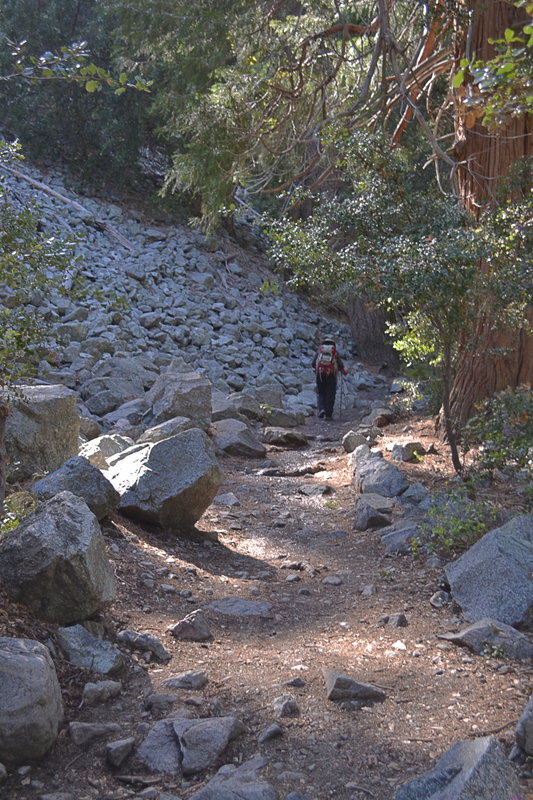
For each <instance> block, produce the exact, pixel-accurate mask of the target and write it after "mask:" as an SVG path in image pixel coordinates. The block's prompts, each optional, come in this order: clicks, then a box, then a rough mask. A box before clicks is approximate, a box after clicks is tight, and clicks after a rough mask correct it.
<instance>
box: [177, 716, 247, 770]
mask: <svg viewBox="0 0 533 800" xmlns="http://www.w3.org/2000/svg"><path fill="white" fill-rule="evenodd" d="M243 730H244V726H243V725H242V723H241V722H240V720H238V719H237V718H236V717H209V718H207V719H190V720H187V719H185V720H178V721H176V722H174V732H175V734H176V736H177V737H178V742H179V746H180V748H181V751H182V754H183V758H182V762H181V768H182V770H183V774H184V775H193V774H195V773H197V772H201V771H202V770H204V769H208V768H209V767H212V766H214V765H215V764H216V762H217V761H218V759H219V757H220V756H221V755H222V753H223V752H224V750H225V749H226V747H227V746H228V744H229V742H230V741H231V740H232V739H234V738H235V737H236V736H238V735H239V734H240V733H242V732H243Z"/></svg>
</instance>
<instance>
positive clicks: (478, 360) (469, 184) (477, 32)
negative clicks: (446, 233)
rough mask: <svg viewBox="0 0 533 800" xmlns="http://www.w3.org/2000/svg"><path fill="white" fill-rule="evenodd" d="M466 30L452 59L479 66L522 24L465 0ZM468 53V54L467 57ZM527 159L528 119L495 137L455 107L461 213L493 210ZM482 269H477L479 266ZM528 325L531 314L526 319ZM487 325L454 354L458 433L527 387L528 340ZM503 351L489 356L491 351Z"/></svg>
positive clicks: (496, 5) (498, 4) (532, 377)
mask: <svg viewBox="0 0 533 800" xmlns="http://www.w3.org/2000/svg"><path fill="white" fill-rule="evenodd" d="M470 6H471V7H472V9H473V19H472V27H471V30H470V32H469V35H468V37H467V38H465V41H464V42H462V43H461V46H460V49H459V51H458V53H457V56H458V59H459V58H461V57H462V56H464V55H465V54H466V55H470V54H474V53H475V54H476V57H478V58H481V59H483V60H487V59H490V58H491V57H492V56H493V55H494V50H493V47H492V45H490V44H489V39H490V38H495V39H498V38H502V37H503V35H504V31H505V30H506V28H513V27H516V26H517V25H519V24H520V22H522V21H523V19H524V14H523V12H522V11H521V10H519V9H517V8H515V7H514V5H513V4H512V3H510V2H508V1H507V0H490V1H489V2H487V1H486V0H471V2H470ZM467 51H468V52H467ZM532 153H533V117H532V116H531V115H524V116H523V117H520V118H515V119H512V120H510V121H509V122H508V124H507V125H506V126H505V127H504V129H503V130H501V131H498V133H491V132H489V131H488V130H487V128H486V127H485V126H484V125H482V124H481V123H480V122H479V121H477V122H476V123H475V124H474V125H473V126H471V127H467V125H466V122H465V119H464V118H463V115H462V113H461V110H460V105H459V103H458V106H457V113H456V140H455V147H454V156H455V158H456V159H457V162H458V163H459V167H458V169H457V182H458V188H459V191H460V195H461V199H462V203H463V205H464V207H465V209H466V210H467V211H468V212H469V213H470V214H472V215H473V216H475V217H478V216H479V214H480V213H481V212H482V211H483V210H484V209H486V208H489V207H491V206H495V205H496V202H497V199H496V194H497V191H498V188H499V187H500V185H501V180H502V179H503V178H505V177H506V176H508V174H509V169H510V167H511V166H512V165H513V164H514V163H515V162H516V161H517V160H518V159H520V158H522V157H524V156H530V155H531V154H532ZM480 269H483V264H480ZM529 319H530V321H533V311H532V312H531V313H530V314H529ZM492 322H493V321H492V320H484V319H480V320H479V321H478V323H477V331H476V335H475V337H474V338H473V340H470V341H469V342H468V343H466V342H465V343H464V344H463V345H462V347H461V349H460V351H459V356H458V361H457V370H456V375H455V380H454V384H453V387H452V391H451V395H450V413H451V416H452V419H453V421H454V424H455V425H456V426H458V427H460V426H461V425H462V424H463V423H464V422H465V421H466V420H467V419H468V417H469V416H470V415H471V412H472V407H473V404H474V403H475V402H476V401H477V400H480V399H482V398H484V397H487V396H489V395H491V394H492V393H494V392H496V391H499V390H500V389H504V388H507V387H516V386H518V385H520V384H521V383H527V382H533V339H532V337H531V336H530V335H527V334H526V333H525V332H524V331H523V330H500V331H494V330H492ZM496 349H499V350H500V353H501V350H502V349H503V350H504V353H503V354H498V355H492V354H491V351H492V350H496Z"/></svg>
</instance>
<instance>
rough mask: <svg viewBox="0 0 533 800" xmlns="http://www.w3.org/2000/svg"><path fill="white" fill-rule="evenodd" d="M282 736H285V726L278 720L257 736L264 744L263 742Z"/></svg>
mask: <svg viewBox="0 0 533 800" xmlns="http://www.w3.org/2000/svg"><path fill="white" fill-rule="evenodd" d="M280 736H283V728H282V727H281V725H279V724H278V723H277V722H274V723H273V724H272V725H269V726H268V728H265V730H264V731H261V733H260V734H259V736H258V737H257V741H258V742H259V744H263V742H268V741H270V739H277V738H279V737H280Z"/></svg>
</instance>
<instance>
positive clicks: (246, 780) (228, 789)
mask: <svg viewBox="0 0 533 800" xmlns="http://www.w3.org/2000/svg"><path fill="white" fill-rule="evenodd" d="M265 765H266V760H265V759H262V758H261V757H260V756H255V758H253V759H251V760H250V761H245V762H244V764H241V765H240V766H238V767H237V766H236V765H235V764H224V766H223V767H220V769H219V770H218V772H217V773H216V775H215V776H214V777H213V778H211V780H210V781H208V783H206V784H204V786H202V788H201V789H199V790H198V791H197V792H195V793H194V794H193V795H192V796H191V800H278V799H279V795H278V793H277V792H276V790H275V789H274V787H273V786H272V785H271V784H270V783H267V781H265V780H263V779H262V778H258V777H257V770H258V769H261V767H264V766H265Z"/></svg>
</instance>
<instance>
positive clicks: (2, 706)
mask: <svg viewBox="0 0 533 800" xmlns="http://www.w3.org/2000/svg"><path fill="white" fill-rule="evenodd" d="M62 718H63V701H62V698H61V688H60V686H59V681H58V680H57V675H56V671H55V667H54V663H53V661H52V659H51V657H50V652H49V650H48V648H47V647H45V646H44V645H43V644H41V643H40V642H35V641H33V640H31V639H9V638H6V637H2V638H0V762H3V763H4V764H6V765H7V766H9V767H16V766H19V765H20V764H27V763H28V762H31V761H34V760H36V759H40V758H42V757H43V756H44V755H46V753H47V752H48V751H49V750H50V748H51V747H52V746H53V745H54V743H55V741H56V739H57V734H58V730H59V725H60V723H61V720H62Z"/></svg>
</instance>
